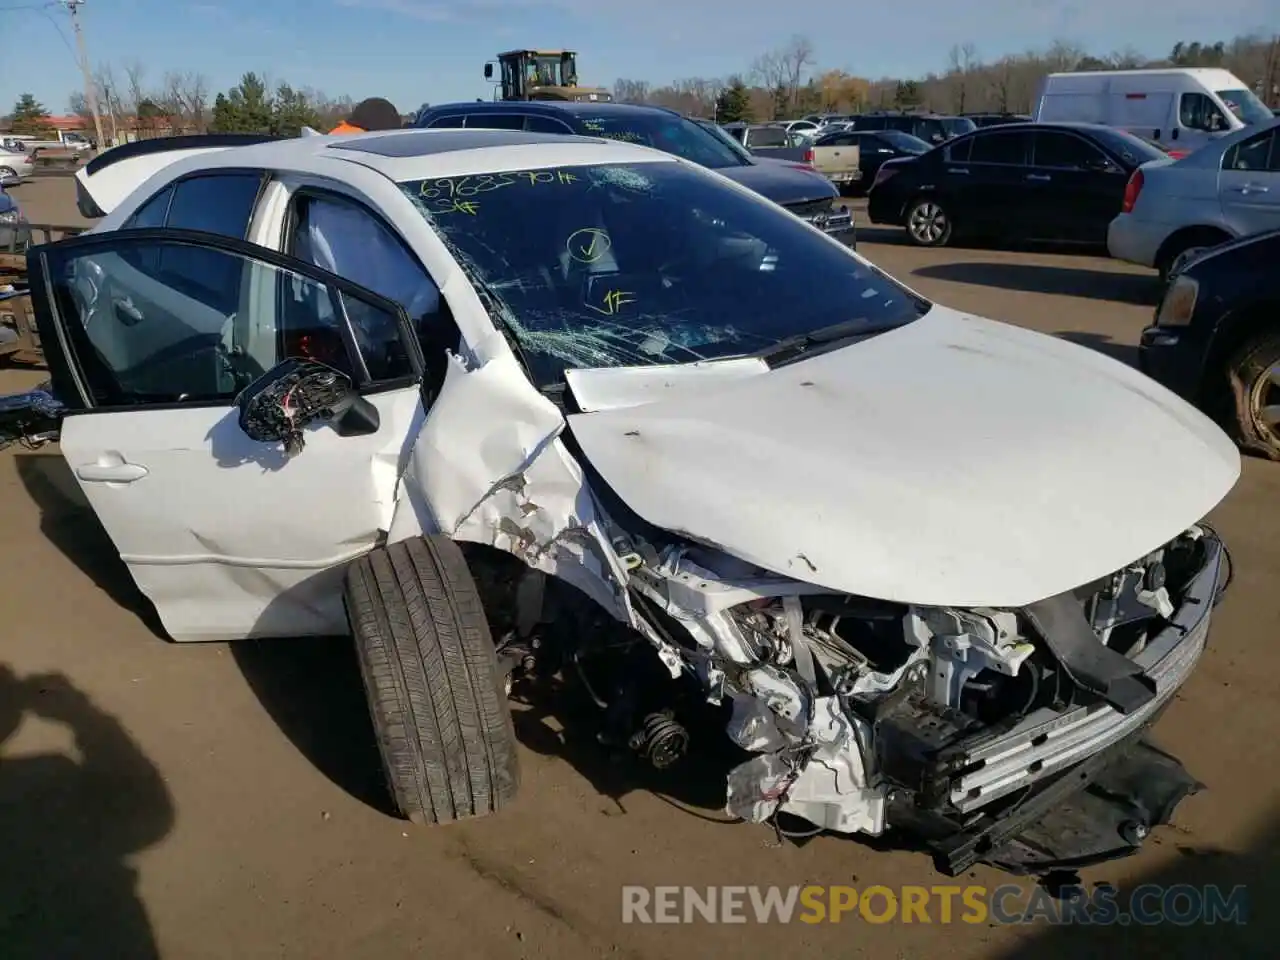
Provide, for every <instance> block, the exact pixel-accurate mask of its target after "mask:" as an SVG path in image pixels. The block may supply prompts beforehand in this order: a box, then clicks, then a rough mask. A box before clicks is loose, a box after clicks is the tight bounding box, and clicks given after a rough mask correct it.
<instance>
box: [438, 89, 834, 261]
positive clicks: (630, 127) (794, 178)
mask: <svg viewBox="0 0 1280 960" xmlns="http://www.w3.org/2000/svg"><path fill="white" fill-rule="evenodd" d="M414 125H415V126H418V127H432V128H437V127H480V128H484V129H490V130H492V129H499V130H530V131H535V132H538V133H563V134H577V135H579V136H586V137H604V138H607V139H611V140H623V141H625V142H627V143H637V144H640V145H642V146H646V147H654V148H655V149H658V150H662V151H665V152H666V153H671V154H675V155H676V156H678V157H682V158H683V159H685V160H689V161H692V162H693V163H697V164H700V165H701V166H704V167H709V168H710V169H712V170H715V171H716V172H717V173H720V174H723V175H724V176H726V177H728V178H730V179H731V180H735V181H737V182H738V183H740V184H742V185H743V186H744V187H748V188H750V189H751V190H754V191H755V192H756V193H758V194H760V195H761V196H764V197H768V198H769V199H770V200H772V201H774V202H775V203H777V204H780V205H781V206H783V207H785V208H786V209H788V210H790V211H791V212H792V213H794V214H796V215H797V216H799V217H801V218H803V219H805V220H808V221H809V222H810V223H812V224H813V225H814V226H816V227H819V228H820V229H822V230H824V231H826V232H827V233H829V234H832V235H833V236H836V237H838V238H840V239H841V240H843V241H844V242H846V243H848V244H850V245H851V246H852V245H853V244H854V227H853V216H852V214H850V213H849V211H848V210H846V209H844V208H842V207H837V206H835V201H836V200H838V199H839V196H840V194H839V191H838V190H836V188H835V187H834V186H832V184H831V181H829V180H827V178H826V177H824V176H822V175H821V174H820V173H818V172H817V171H814V170H809V169H806V168H804V167H802V166H800V165H796V164H789V163H779V162H767V161H763V160H761V159H760V158H755V157H752V156H750V155H748V154H745V153H739V152H735V151H734V150H732V149H731V148H730V147H729V146H727V145H726V144H725V143H723V142H722V141H721V140H719V139H718V138H717V137H715V136H713V135H712V134H710V133H708V132H707V131H706V130H704V129H702V127H700V126H699V125H698V124H696V123H694V122H693V121H692V120H689V119H687V118H685V117H682V116H681V115H680V114H678V113H676V112H674V111H672V110H666V109H663V108H662V107H651V106H645V105H640V104H630V103H575V102H564V103H561V102H554V103H553V102H546V101H542V102H538V101H528V102H526V101H519V102H513V101H501V102H495V103H490V102H485V101H476V102H474V103H449V104H442V105H439V106H434V107H428V108H427V109H425V110H423V111H422V112H421V113H419V114H418V118H417V120H416V121H415V124H414Z"/></svg>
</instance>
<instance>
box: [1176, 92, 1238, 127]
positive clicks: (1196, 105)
mask: <svg viewBox="0 0 1280 960" xmlns="http://www.w3.org/2000/svg"><path fill="white" fill-rule="evenodd" d="M1178 119H1179V120H1180V121H1181V122H1182V125H1183V126H1184V127H1186V128H1187V129H1188V130H1207V131H1210V132H1212V131H1215V130H1225V129H1227V118H1226V117H1224V116H1223V115H1222V111H1221V110H1219V109H1218V107H1217V105H1216V104H1215V103H1214V102H1213V101H1212V100H1210V99H1209V98H1208V97H1207V96H1205V95H1204V94H1203V93H1184V94H1182V98H1181V99H1180V100H1179V101H1178Z"/></svg>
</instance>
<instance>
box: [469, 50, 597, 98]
mask: <svg viewBox="0 0 1280 960" xmlns="http://www.w3.org/2000/svg"><path fill="white" fill-rule="evenodd" d="M498 66H499V67H500V68H501V70H502V76H501V79H500V80H499V81H498V83H499V88H498V89H495V90H494V99H495V100H496V99H499V93H500V94H501V99H503V100H590V101H609V100H612V99H613V96H612V95H611V94H610V93H609V91H607V90H605V89H604V88H602V87H580V86H578V55H577V54H576V53H574V52H573V51H572V50H509V51H507V52H506V53H500V54H498ZM484 76H485V79H486V80H493V63H492V62H490V63H486V64H485V65H484Z"/></svg>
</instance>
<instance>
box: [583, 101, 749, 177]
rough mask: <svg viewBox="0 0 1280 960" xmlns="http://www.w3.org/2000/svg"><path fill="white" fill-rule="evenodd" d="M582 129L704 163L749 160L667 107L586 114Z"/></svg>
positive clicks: (718, 165)
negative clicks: (593, 114) (598, 114)
mask: <svg viewBox="0 0 1280 960" xmlns="http://www.w3.org/2000/svg"><path fill="white" fill-rule="evenodd" d="M578 129H579V132H581V133H582V134H584V135H585V136H588V137H605V138H607V139H610V140H621V141H623V142H624V143H638V144H640V145H641V146H644V147H653V148H654V149H656V150H662V151H664V152H666V153H673V154H675V155H676V156H677V157H683V158H684V159H685V160H690V161H692V162H693V163H696V164H699V165H701V166H704V167H711V168H713V169H719V168H722V167H740V166H742V165H743V164H744V163H747V162H749V161H745V160H743V159H742V157H741V156H739V155H738V154H737V153H735V152H734V151H733V150H732V149H731V148H730V147H728V146H726V145H725V143H724V142H723V141H722V140H720V139H719V138H718V137H716V136H715V134H712V133H709V132H707V131H706V130H705V129H703V128H702V127H700V126H699V125H698V124H696V123H694V122H693V121H692V120H687V119H685V118H684V117H681V116H677V115H675V114H670V113H667V112H665V111H657V110H654V111H649V110H636V111H635V112H634V113H633V112H631V111H625V112H624V111H618V112H610V113H608V114H605V115H600V116H590V115H588V116H584V117H582V119H581V120H580V121H579V124H578Z"/></svg>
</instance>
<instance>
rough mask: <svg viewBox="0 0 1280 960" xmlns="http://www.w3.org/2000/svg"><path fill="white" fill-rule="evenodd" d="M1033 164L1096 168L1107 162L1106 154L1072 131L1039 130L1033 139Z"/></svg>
mask: <svg viewBox="0 0 1280 960" xmlns="http://www.w3.org/2000/svg"><path fill="white" fill-rule="evenodd" d="M1032 143H1033V145H1034V148H1035V153H1034V155H1033V159H1032V164H1033V165H1034V166H1037V167H1053V168H1054V169H1057V170H1095V169H1098V168H1099V167H1100V166H1101V165H1102V164H1105V163H1106V162H1107V157H1106V155H1105V154H1104V153H1103V152H1102V151H1101V150H1099V149H1098V148H1097V147H1095V146H1094V145H1093V144H1091V143H1088V142H1087V141H1085V140H1084V139H1083V138H1081V137H1077V136H1073V135H1072V134H1070V133H1058V132H1052V131H1047V130H1044V131H1038V132H1037V133H1036V134H1035V137H1034V139H1033V141H1032Z"/></svg>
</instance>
